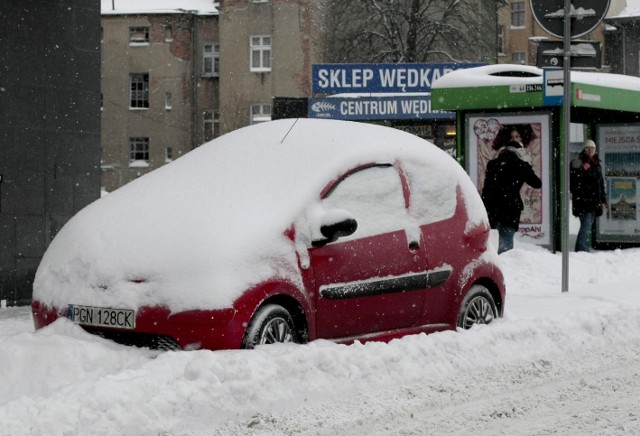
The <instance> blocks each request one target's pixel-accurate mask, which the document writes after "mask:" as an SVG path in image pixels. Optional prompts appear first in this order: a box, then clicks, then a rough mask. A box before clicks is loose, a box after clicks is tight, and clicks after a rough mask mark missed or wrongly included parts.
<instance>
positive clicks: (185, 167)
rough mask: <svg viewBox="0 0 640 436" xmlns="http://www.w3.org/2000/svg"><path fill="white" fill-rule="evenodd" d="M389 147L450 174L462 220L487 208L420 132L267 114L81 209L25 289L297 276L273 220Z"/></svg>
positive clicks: (178, 297) (184, 296)
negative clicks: (464, 209)
mask: <svg viewBox="0 0 640 436" xmlns="http://www.w3.org/2000/svg"><path fill="white" fill-rule="evenodd" d="M396 159H406V160H408V161H413V162H417V163H424V165H425V166H426V170H427V171H434V175H435V174H437V175H438V177H434V178H430V177H422V178H421V180H422V179H424V181H423V182H422V183H442V179H443V178H444V179H446V180H447V183H449V181H450V184H451V185H456V184H458V185H459V186H460V187H461V188H462V190H463V193H465V194H466V195H465V196H466V197H468V201H471V204H470V205H469V206H468V207H469V210H468V213H469V215H470V222H475V223H478V222H481V221H482V220H486V214H485V212H484V208H483V207H482V203H481V202H480V203H478V202H479V201H480V200H479V196H478V195H477V192H474V191H475V187H474V186H473V184H472V183H471V181H470V180H469V178H468V177H467V175H466V173H465V172H464V170H463V169H462V168H461V167H460V166H459V165H458V164H457V163H456V162H455V160H453V159H452V158H451V157H450V156H448V155H447V154H446V153H445V152H443V151H442V150H440V149H438V148H437V147H436V146H434V145H432V144H430V143H428V142H427V141H424V140H422V139H420V138H418V137H416V136H414V135H411V134H408V133H405V132H401V131H399V130H396V129H392V128H386V127H380V126H372V125H367V124H361V123H354V122H346V121H334V120H310V119H299V120H292V119H288V120H279V121H272V122H268V123H263V124H259V125H256V126H251V127H247V128H243V129H239V130H237V131H234V132H232V133H229V134H227V135H224V136H222V137H220V138H217V139H215V140H213V141H212V142H210V143H208V144H205V145H202V146H200V147H199V148H197V149H195V150H193V151H191V152H189V153H187V154H186V155H184V156H183V157H181V158H179V159H177V160H176V161H174V162H172V163H171V164H169V165H166V166H164V167H162V168H160V169H158V170H155V171H153V172H151V173H149V174H147V175H145V176H143V177H141V178H139V179H137V180H135V181H133V182H131V183H129V184H127V185H125V186H123V187H122V188H120V189H118V190H116V191H114V192H113V193H111V194H108V195H107V196H105V197H103V198H101V199H99V200H97V201H96V202H94V203H93V204H91V205H89V206H88V207H86V208H85V209H83V210H82V211H80V212H79V213H78V214H77V215H76V216H75V217H73V218H72V219H71V220H70V221H69V222H68V223H67V224H66V225H65V226H64V227H63V229H62V230H61V231H60V233H59V234H58V235H57V236H56V238H55V239H54V240H53V242H52V244H51V246H50V247H49V249H48V250H47V252H46V253H45V255H44V257H43V259H42V262H41V265H40V267H39V269H38V271H37V274H36V278H35V282H34V298H37V299H38V300H40V301H41V302H43V303H45V304H52V305H55V306H58V307H64V306H65V305H66V304H68V303H75V304H88V305H93V306H101V305H107V306H111V307H113V306H115V305H117V306H120V307H123V308H138V307H140V306H143V305H165V306H168V307H169V308H171V309H172V310H174V311H179V310H187V309H198V308H203V309H204V308H220V307H226V306H229V305H231V304H232V303H233V301H234V300H235V299H236V298H237V297H238V296H239V294H240V293H241V292H242V291H243V290H244V289H246V288H247V287H249V286H251V285H253V284H256V283H259V282H261V281H263V280H266V279H268V278H269V277H274V276H275V277H284V278H286V279H288V280H291V281H293V282H296V281H299V280H300V278H299V277H298V273H297V268H296V262H297V261H296V252H295V249H296V248H295V246H294V244H293V243H292V242H291V241H290V240H289V239H288V238H287V237H285V236H284V234H283V232H284V231H285V230H286V229H287V228H288V227H289V226H290V225H291V223H292V222H294V221H295V220H296V219H298V218H299V217H300V216H301V214H302V212H303V210H304V208H305V206H306V205H308V204H310V203H313V202H314V201H318V195H319V192H320V191H321V190H322V188H324V186H325V185H326V183H327V182H328V181H330V180H332V179H334V178H335V177H336V176H337V175H339V174H340V173H342V172H344V171H346V170H348V169H350V168H352V167H354V166H356V165H358V164H365V163H370V162H389V163H393V162H394V161H395V160H396ZM429 168H430V169H429ZM430 180H431V181H432V182H430ZM438 180H439V181H438ZM433 207H441V205H433ZM140 279H142V281H143V282H142V283H136V282H139V281H140Z"/></svg>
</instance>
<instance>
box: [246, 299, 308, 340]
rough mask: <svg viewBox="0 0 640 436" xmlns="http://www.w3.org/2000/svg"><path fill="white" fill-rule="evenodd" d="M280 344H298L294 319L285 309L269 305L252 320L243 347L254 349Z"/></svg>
mask: <svg viewBox="0 0 640 436" xmlns="http://www.w3.org/2000/svg"><path fill="white" fill-rule="evenodd" d="M278 342H296V335H295V330H294V325H293V318H292V317H291V314H290V313H289V312H288V311H287V310H286V309H285V308H284V307H282V306H280V305H278V304H267V305H266V306H262V307H261V308H260V309H258V311H257V312H256V314H255V315H254V316H253V318H252V319H251V322H250V323H249V327H248V328H247V332H246V333H245V338H244V341H243V344H242V347H243V348H246V349H252V348H254V347H255V346H256V345H263V344H275V343H278Z"/></svg>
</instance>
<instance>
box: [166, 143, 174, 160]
mask: <svg viewBox="0 0 640 436" xmlns="http://www.w3.org/2000/svg"><path fill="white" fill-rule="evenodd" d="M172 160H173V147H166V148H165V149H164V161H165V162H171V161H172Z"/></svg>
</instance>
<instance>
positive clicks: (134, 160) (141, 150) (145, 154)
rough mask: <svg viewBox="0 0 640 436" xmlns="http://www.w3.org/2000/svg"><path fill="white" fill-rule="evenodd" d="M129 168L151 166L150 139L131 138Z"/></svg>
mask: <svg viewBox="0 0 640 436" xmlns="http://www.w3.org/2000/svg"><path fill="white" fill-rule="evenodd" d="M129 166H131V167H133V166H138V167H142V166H145V167H146V166H149V138H145V137H134V138H129Z"/></svg>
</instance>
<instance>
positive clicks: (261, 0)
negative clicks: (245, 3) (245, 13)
mask: <svg viewBox="0 0 640 436" xmlns="http://www.w3.org/2000/svg"><path fill="white" fill-rule="evenodd" d="M252 1H253V2H254V3H268V2H269V0H252Z"/></svg>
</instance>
